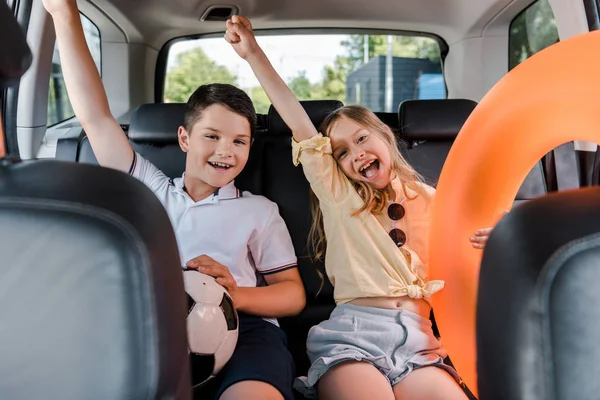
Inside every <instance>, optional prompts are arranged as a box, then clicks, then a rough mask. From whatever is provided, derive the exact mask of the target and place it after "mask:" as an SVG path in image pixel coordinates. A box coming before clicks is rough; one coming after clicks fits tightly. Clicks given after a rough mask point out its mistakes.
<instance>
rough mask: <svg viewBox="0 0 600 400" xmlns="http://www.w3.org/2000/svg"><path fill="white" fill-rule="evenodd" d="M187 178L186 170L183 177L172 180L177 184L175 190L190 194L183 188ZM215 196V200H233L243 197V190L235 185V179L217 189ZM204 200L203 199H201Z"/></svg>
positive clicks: (174, 184)
mask: <svg viewBox="0 0 600 400" xmlns="http://www.w3.org/2000/svg"><path fill="white" fill-rule="evenodd" d="M184 178H185V172H184V173H183V175H181V178H176V179H173V180H172V181H171V182H172V183H173V186H175V191H176V192H177V193H180V194H185V195H186V196H187V195H188V194H187V193H186V192H185V190H184V189H183V181H184ZM213 197H214V198H215V200H231V199H238V198H240V197H242V192H240V190H239V189H238V188H236V187H235V181H231V182H229V183H228V184H227V185H225V186H223V187H221V188H219V189H217V190H216V191H215V192H214V193H213ZM201 201H202V200H201Z"/></svg>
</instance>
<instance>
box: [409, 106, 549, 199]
mask: <svg viewBox="0 0 600 400" xmlns="http://www.w3.org/2000/svg"><path fill="white" fill-rule="evenodd" d="M476 105H477V103H476V102H474V101H472V100H464V99H444V100H407V101H404V102H402V104H400V107H399V110H398V126H399V130H398V131H399V135H400V139H401V140H403V141H405V142H406V143H405V145H406V148H407V150H406V151H405V154H406V157H407V160H408V161H409V162H410V163H411V165H412V166H413V167H414V168H415V169H416V170H417V172H419V173H420V174H421V175H422V176H423V178H424V179H425V181H426V182H427V183H428V184H430V185H433V186H435V185H436V184H437V181H438V179H439V177H440V173H441V172H442V166H443V165H444V162H445V161H446V157H447V156H448V152H449V151H450V147H452V143H453V142H454V139H455V138H456V136H457V135H458V133H459V132H460V129H461V128H462V126H463V124H464V123H465V121H466V120H467V118H468V117H469V115H470V114H471V112H472V111H473V109H475V106H476ZM506 162H510V160H506ZM546 193H548V190H547V187H546V179H545V177H544V169H543V167H542V162H541V161H540V162H538V163H536V164H535V166H534V167H533V168H532V170H531V171H530V172H529V174H528V175H527V177H526V178H525V181H524V182H523V184H522V185H521V188H520V189H519V192H518V193H517V195H516V197H515V205H517V204H519V203H521V202H523V201H527V200H530V199H533V198H536V197H539V196H543V195H545V194H546Z"/></svg>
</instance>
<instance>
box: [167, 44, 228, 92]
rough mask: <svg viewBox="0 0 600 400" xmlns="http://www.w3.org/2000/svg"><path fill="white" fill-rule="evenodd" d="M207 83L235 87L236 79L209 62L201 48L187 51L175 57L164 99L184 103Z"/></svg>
mask: <svg viewBox="0 0 600 400" xmlns="http://www.w3.org/2000/svg"><path fill="white" fill-rule="evenodd" d="M209 83H230V84H232V85H235V84H236V77H235V76H234V75H233V74H232V73H231V72H229V70H228V69H227V68H226V67H224V66H222V65H218V64H217V63H215V62H214V61H213V60H211V59H210V58H209V57H208V56H207V55H206V53H205V52H204V51H203V50H202V49H201V48H199V47H198V48H195V49H192V50H188V51H186V52H183V53H181V54H179V55H178V56H177V65H176V66H175V67H174V68H172V69H171V70H170V71H168V72H167V78H166V82H165V94H164V98H165V100H166V101H170V102H177V103H185V102H186V101H187V100H188V98H189V97H190V95H191V94H192V93H193V92H194V91H195V90H196V89H197V88H198V86H201V85H205V84H209Z"/></svg>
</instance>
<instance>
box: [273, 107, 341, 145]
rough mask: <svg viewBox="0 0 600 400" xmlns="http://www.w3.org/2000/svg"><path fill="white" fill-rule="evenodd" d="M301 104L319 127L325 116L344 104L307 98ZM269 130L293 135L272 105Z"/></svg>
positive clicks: (278, 133) (282, 134) (284, 134)
mask: <svg viewBox="0 0 600 400" xmlns="http://www.w3.org/2000/svg"><path fill="white" fill-rule="evenodd" d="M300 104H301V105H302V107H304V110H306V113H307V114H308V117H309V118H310V120H311V121H312V123H313V125H314V126H315V127H317V128H318V127H319V125H321V123H322V122H323V121H324V120H325V118H326V117H327V116H328V115H329V114H331V113H332V112H333V111H335V110H337V109H338V108H340V107H342V106H343V105H344V104H343V103H342V102H341V101H338V100H305V101H301V102H300ZM267 118H268V120H269V132H270V133H272V134H275V135H281V136H291V135H292V131H291V130H290V128H288V126H287V125H286V124H285V122H283V119H282V118H281V117H280V116H279V113H278V112H277V110H276V109H275V107H273V106H272V105H271V106H270V107H269V114H268V117H267Z"/></svg>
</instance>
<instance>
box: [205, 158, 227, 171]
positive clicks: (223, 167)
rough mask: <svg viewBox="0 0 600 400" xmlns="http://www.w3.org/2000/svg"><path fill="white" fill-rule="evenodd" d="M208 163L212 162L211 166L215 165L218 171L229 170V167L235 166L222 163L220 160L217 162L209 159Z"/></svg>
mask: <svg viewBox="0 0 600 400" xmlns="http://www.w3.org/2000/svg"><path fill="white" fill-rule="evenodd" d="M208 163H209V164H210V166H211V167H213V168H214V169H216V170H217V171H221V172H222V171H227V170H228V169H229V168H233V165H229V164H225V163H220V162H216V161H209V162H208Z"/></svg>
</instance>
